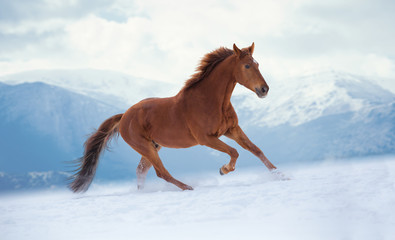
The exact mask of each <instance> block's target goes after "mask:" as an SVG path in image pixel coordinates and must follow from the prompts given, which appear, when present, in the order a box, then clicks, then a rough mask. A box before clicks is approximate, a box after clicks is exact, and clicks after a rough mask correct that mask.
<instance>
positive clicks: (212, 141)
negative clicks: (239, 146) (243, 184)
mask: <svg viewBox="0 0 395 240" xmlns="http://www.w3.org/2000/svg"><path fill="white" fill-rule="evenodd" d="M199 144H200V145H205V146H207V147H210V148H213V149H216V150H218V151H221V152H224V153H227V154H228V155H229V156H230V161H229V163H228V164H225V165H223V166H222V167H221V168H220V169H219V173H220V174H221V175H224V174H227V173H229V172H231V171H234V170H235V167H236V160H237V158H238V157H239V153H238V152H237V150H236V149H234V148H232V147H231V146H229V145H228V144H226V143H224V142H222V141H221V140H220V139H218V138H217V137H214V136H205V137H203V138H200V139H199Z"/></svg>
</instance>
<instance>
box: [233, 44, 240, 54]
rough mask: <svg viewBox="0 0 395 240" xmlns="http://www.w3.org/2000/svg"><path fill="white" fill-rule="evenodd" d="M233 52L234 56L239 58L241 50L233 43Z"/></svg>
mask: <svg viewBox="0 0 395 240" xmlns="http://www.w3.org/2000/svg"><path fill="white" fill-rule="evenodd" d="M233 51H235V53H236V56H238V57H240V54H241V50H240V49H239V48H238V47H237V46H236V44H234V43H233Z"/></svg>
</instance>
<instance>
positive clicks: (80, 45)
mask: <svg viewBox="0 0 395 240" xmlns="http://www.w3.org/2000/svg"><path fill="white" fill-rule="evenodd" d="M394 12H395V1H392V0H372V1H365V0H348V1H347V0H332V1H313V0H294V1H291V0H282V1H275V0H273V1H272V0H264V1H262V0H257V1H250V0H245V1H239V0H226V1H225V0H212V1H205V0H201V1H185V0H184V1H182V0H179V1H158V0H136V1H134V0H97V1H88V0H86V1H82V0H81V1H79V0H35V1H31V0H18V1H9V0H0V76H1V75H6V74H11V73H17V72H21V71H27V70H38V69H86V68H92V69H106V70H113V71H119V72H123V73H127V74H130V75H133V76H136V77H142V78H145V79H154V80H159V81H165V82H173V83H177V82H184V81H185V80H186V79H188V78H189V77H190V76H191V75H192V74H193V73H194V71H195V68H196V66H197V64H198V62H199V60H200V59H201V58H202V57H203V55H204V54H206V53H207V52H210V51H212V50H214V49H216V48H218V47H220V46H225V47H228V48H231V47H232V45H233V43H236V44H237V45H238V46H239V47H240V48H241V47H247V46H249V45H251V43H252V42H255V53H254V58H255V59H256V60H257V61H258V62H259V63H260V70H261V72H262V74H263V75H264V76H270V77H271V78H278V79H280V78H284V77H292V76H296V75H301V74H304V73H306V72H311V71H313V72H314V71H321V70H328V69H331V70H338V71H345V72H349V73H354V74H358V75H363V76H370V77H377V78H385V79H394V78H395V44H393V42H394V39H395V27H394V26H393V23H394V22H395V14H394ZM391 81H392V80H391ZM393 82H395V81H393Z"/></svg>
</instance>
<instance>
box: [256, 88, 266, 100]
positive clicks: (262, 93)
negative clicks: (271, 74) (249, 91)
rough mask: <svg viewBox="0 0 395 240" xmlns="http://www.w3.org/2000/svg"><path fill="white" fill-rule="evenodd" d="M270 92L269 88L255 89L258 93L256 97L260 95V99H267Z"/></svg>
mask: <svg viewBox="0 0 395 240" xmlns="http://www.w3.org/2000/svg"><path fill="white" fill-rule="evenodd" d="M268 92H269V88H268V87H260V88H255V93H256V95H258V97H259V98H264V97H266V95H267V93H268Z"/></svg>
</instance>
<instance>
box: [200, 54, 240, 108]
mask: <svg viewBox="0 0 395 240" xmlns="http://www.w3.org/2000/svg"><path fill="white" fill-rule="evenodd" d="M233 64H234V61H233V60H232V59H231V58H228V59H225V60H224V61H223V62H221V63H220V64H218V66H217V67H216V68H215V69H213V71H212V72H211V73H210V74H209V76H207V78H206V79H203V80H202V82H201V83H200V84H198V85H197V86H196V91H198V92H199V94H200V95H201V96H203V97H204V99H206V100H207V101H206V104H208V105H211V106H213V105H215V106H217V107H221V108H222V110H226V109H227V108H228V107H229V106H230V104H231V103H230V98H231V96H232V93H233V90H234V88H235V86H236V80H235V79H234V78H233V67H234V66H233Z"/></svg>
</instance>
